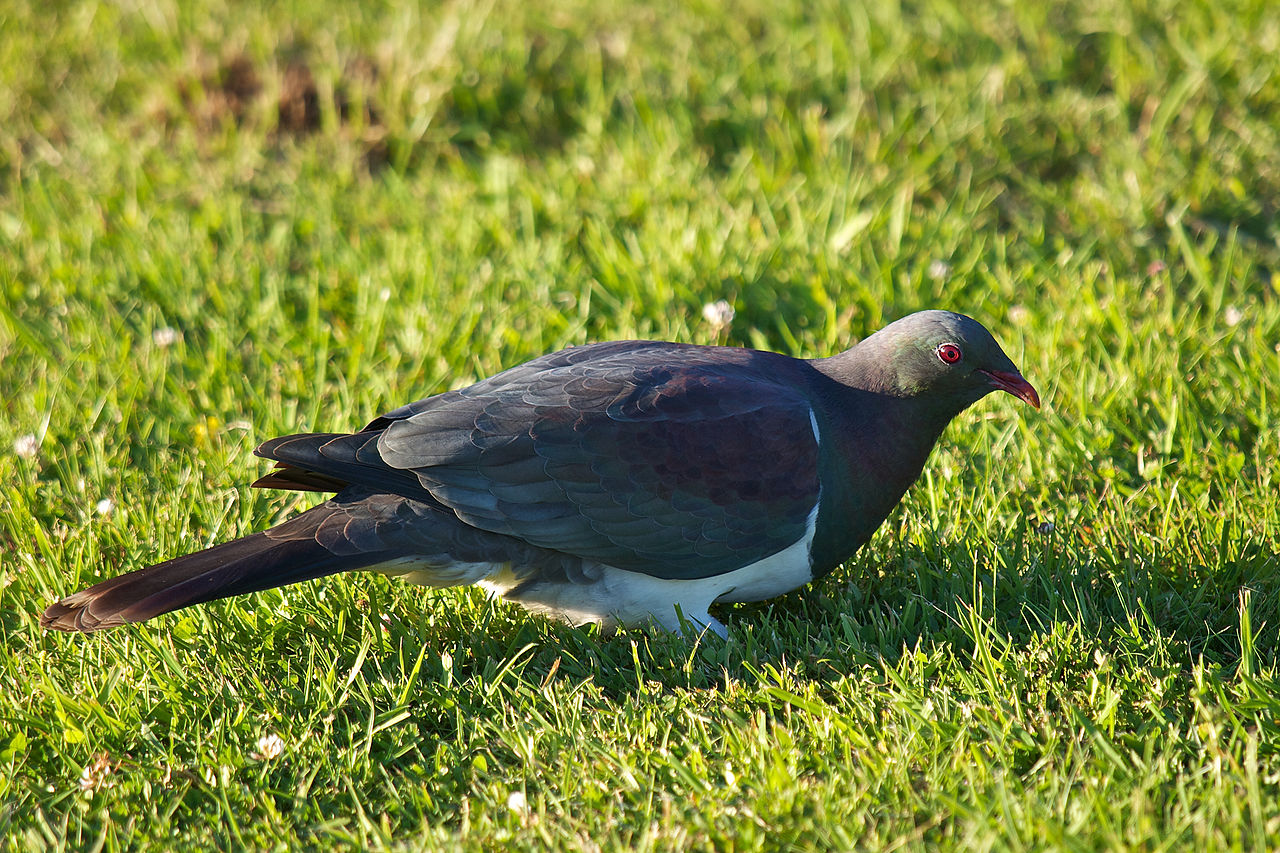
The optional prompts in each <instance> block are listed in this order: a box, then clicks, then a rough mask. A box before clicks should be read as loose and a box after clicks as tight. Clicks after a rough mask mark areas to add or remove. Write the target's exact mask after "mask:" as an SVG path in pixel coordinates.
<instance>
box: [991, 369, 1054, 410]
mask: <svg viewBox="0 0 1280 853" xmlns="http://www.w3.org/2000/svg"><path fill="white" fill-rule="evenodd" d="M979 372H981V373H985V374H987V376H990V377H991V384H992V385H994V386H995V387H997V388H999V389H1000V390H1001V391H1008V392H1009V393H1010V394H1012V395H1013V396H1015V397H1017V398H1018V399H1019V400H1022V401H1023V402H1024V403H1030V404H1031V405H1033V406H1035V407H1036V408H1037V409H1038V408H1040V395H1039V394H1037V393H1036V389H1035V388H1032V387H1031V383H1030V382H1028V381H1027V380H1025V379H1023V378H1022V374H1020V373H1009V372H1006V371H1003V370H981V371H979Z"/></svg>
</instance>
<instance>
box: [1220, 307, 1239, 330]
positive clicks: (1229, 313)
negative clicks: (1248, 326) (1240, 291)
mask: <svg viewBox="0 0 1280 853" xmlns="http://www.w3.org/2000/svg"><path fill="white" fill-rule="evenodd" d="M1222 319H1224V320H1226V321H1227V325H1228V326H1238V325H1240V321H1241V320H1243V319H1244V313H1243V312H1242V311H1241V310H1240V309H1239V308H1237V307H1236V306H1234V305H1228V306H1227V310H1226V311H1224V312H1223V313H1222Z"/></svg>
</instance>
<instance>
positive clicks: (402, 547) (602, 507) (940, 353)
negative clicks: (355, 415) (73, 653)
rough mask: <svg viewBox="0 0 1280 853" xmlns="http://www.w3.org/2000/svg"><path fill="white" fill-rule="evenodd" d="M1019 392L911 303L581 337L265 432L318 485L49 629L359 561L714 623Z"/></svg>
mask: <svg viewBox="0 0 1280 853" xmlns="http://www.w3.org/2000/svg"><path fill="white" fill-rule="evenodd" d="M995 390H1003V391H1008V392H1009V393H1010V394H1013V395H1014V396H1015V397H1018V398H1020V399H1022V400H1024V401H1026V402H1027V403H1030V404H1031V405H1032V406H1035V407H1037V408H1039V405H1040V400H1039V397H1038V396H1037V394H1036V391H1035V389H1034V388H1033V387H1032V386H1031V384H1030V383H1028V382H1027V380H1025V379H1024V378H1022V375H1021V374H1020V373H1019V372H1018V369H1017V368H1016V367H1014V365H1013V362H1011V361H1010V360H1009V358H1008V356H1006V355H1005V354H1004V352H1003V351H1002V350H1001V349H1000V346H999V344H997V343H996V342H995V340H994V339H993V338H992V337H991V334H990V333H989V332H988V331H987V330H986V329H985V328H983V327H982V325H981V324H979V323H978V322H976V321H975V320H972V319H970V318H969V317H965V316H963V315H960V314H953V313H951V312H948V311H922V312H920V313H918V314H912V315H910V316H908V317H905V318H903V319H901V320H898V321H897V322H895V323H892V324H891V325H889V326H887V327H885V328H884V329H882V330H881V331H879V332H877V333H876V334H874V335H872V336H870V337H868V338H867V339H866V340H864V341H862V342H861V343H859V344H858V345H856V346H854V347H853V348H852V349H849V350H847V351H845V352H843V353H841V354H839V355H836V356H832V357H831V358H821V359H814V360H801V359H795V358H790V357H788V356H784V355H780V354H777V353H772V352H758V351H755V350H748V349H738V348H733V347H709V346H692V345H688V344H674V343H662V342H657V341H619V342H616V343H598V344H591V345H587V346H581V347H575V348H571V349H567V350H563V351H561V352H557V353H552V354H551V355H546V356H542V357H541V358H537V359H534V360H533V361H530V362H528V363H526V364H522V365H520V366H518V367H513V368H511V369H509V370H506V371H504V372H502V373H499V374H497V375H496V376H493V377H491V378H489V379H486V380H484V381H482V382H477V383H476V384H475V385H472V386H470V387H468V388H462V389H459V390H456V391H449V392H447V393H444V394H440V395H437V396H435V397H429V398H427V399H425V400H420V401H418V402H416V403H410V404H409V405H407V406H404V407H403V408H399V409H396V410H395V411H393V412H390V413H388V414H386V415H383V416H382V417H380V418H377V419H375V420H374V421H373V422H372V423H370V424H369V425H368V426H366V427H365V428H364V429H362V430H361V431H359V432H357V433H352V434H345V433H305V434H301V435H290V436H285V437H283V438H276V439H272V440H271V441H268V442H266V443H265V444H263V445H262V446H261V447H259V448H258V449H257V451H256V453H257V454H258V455H259V456H263V457H265V458H267V459H272V460H275V462H276V467H275V470H273V471H271V472H270V473H269V474H267V475H266V476H264V477H263V478H261V479H260V480H258V481H257V482H256V483H254V485H255V486H267V487H274V488H283V489H297V490H302V491H313V492H333V493H335V494H334V496H333V497H332V498H330V499H329V500H327V501H325V502H324V503H322V504H320V505H319V506H316V507H313V508H311V509H309V510H307V511H305V512H303V513H302V514H300V515H298V516H296V517H294V518H292V519H290V520H288V521H286V522H284V523H283V524H280V525H279V526H277V527H273V528H271V529H269V530H265V531H263V532H261V533H255V534H252V535H250V536H247V537H245V538H243V539H237V540H235V541H233V542H228V543H226V544H223V545H217V546H215V547H213V548H210V549H208V550H206V551H200V552H198V553H195V554H190V555H188V556H185V557H178V558H176V559H173V560H169V561H167V562H164V563H160V564H158V565H154V566H150V567H148V568H145V569H140V570H138V571H135V572H131V573H129V574H126V575H122V576H120V577H116V578H112V579H110V580H106V581H103V582H101V583H99V584H97V585H96V586H92V587H90V588H89V589H86V590H84V591H83V592H78V593H76V594H74V595H71V596H68V597H66V598H64V599H62V600H61V601H59V602H58V603H57V604H54V605H52V606H51V607H50V608H49V609H48V610H46V611H45V613H44V615H43V616H42V617H41V620H40V622H41V624H42V625H43V626H45V627H46V628H53V629H57V630H60V631H86V632H87V631H98V630H101V629H104V628H114V627H116V626H119V625H123V624H125V623H126V622H140V621H142V620H144V619H150V618H151V617H153V616H158V615H159V614H161V613H167V612H169V611H171V610H177V609H179V608H182V607H188V606H190V605H192V604H198V603H200V602H204V601H213V600H216V599H219V598H226V597H228V596H232V595H241V594H243V593H248V592H254V591H256V590H262V589H269V588H271V587H275V586H281V585H284V584H290V583H296V582H298V581H303V580H308V579H310V578H318V577H322V576H324V575H330V574H334V573H336V572H345V571H354V570H360V569H363V570H369V571H377V572H382V573H384V574H388V575H400V576H402V577H404V578H405V579H406V580H409V581H412V582H414V583H418V584H423V585H426V586H433V587H447V586H456V585H461V584H479V585H481V586H482V587H483V588H485V589H486V590H488V591H490V592H491V593H493V594H496V595H501V596H503V597H504V598H507V599H510V600H513V601H515V602H517V603H519V604H521V605H523V606H524V607H526V608H528V609H529V610H532V611H534V612H537V613H543V614H546V615H548V616H552V617H555V618H558V619H563V620H566V621H568V622H572V623H574V624H581V623H587V622H601V623H605V624H606V625H610V626H616V625H641V624H656V625H658V626H661V627H663V628H666V629H669V630H674V631H679V630H681V624H682V617H683V619H684V620H687V621H685V622H684V624H685V625H688V626H692V627H694V628H695V629H701V628H703V627H706V628H710V629H712V630H714V631H715V632H716V633H719V634H721V635H724V634H725V629H724V626H723V625H721V624H720V623H719V622H717V621H716V620H715V619H713V618H712V617H711V616H710V615H709V613H708V608H709V607H710V606H711V605H712V604H713V603H715V602H738V601H760V600H763V599H767V598H771V597H773V596H776V595H781V594H782V593H785V592H788V591H790V590H793V589H795V588H797V587H799V586H803V585H804V584H806V583H808V582H809V581H811V580H813V579H814V578H817V577H821V576H822V575H825V574H826V573H828V572H830V571H831V570H832V569H834V568H835V567H836V566H838V565H840V563H842V562H843V561H845V560H847V559H848V558H849V557H850V556H852V555H853V553H854V552H855V551H856V550H857V549H858V548H859V547H860V546H862V544H863V543H865V542H866V541H867V540H868V539H870V538H871V534H872V533H873V532H874V531H875V529H876V528H877V527H879V526H880V523H881V522H882V521H884V519H885V517H886V516H887V515H888V514H889V512H890V511H891V510H892V509H893V507H894V506H895V505H896V504H897V503H898V501H899V500H900V499H901V498H902V495H903V493H904V492H906V490H907V488H908V487H909V486H910V485H911V484H912V483H913V482H914V481H915V480H916V478H917V477H918V476H919V474H920V471H921V469H922V468H923V466H924V463H925V459H926V458H927V457H928V455H929V452H930V451H931V450H932V449H933V445H934V443H935V442H936V441H937V439H938V437H939V436H940V435H941V434H942V431H943V429H944V428H945V427H946V425H947V424H948V423H949V422H950V421H951V419H952V418H954V417H955V416H956V415H958V414H959V413H960V412H961V411H963V410H964V409H965V408H966V407H968V406H969V405H970V404H972V403H974V402H975V401H977V400H978V399H980V398H982V397H984V396H985V395H987V394H988V393H990V392H992V391H995Z"/></svg>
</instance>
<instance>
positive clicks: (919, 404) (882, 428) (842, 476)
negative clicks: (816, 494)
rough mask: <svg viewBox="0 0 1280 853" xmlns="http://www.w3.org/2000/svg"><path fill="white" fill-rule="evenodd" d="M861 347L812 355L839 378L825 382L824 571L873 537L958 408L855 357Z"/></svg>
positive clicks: (820, 539)
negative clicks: (907, 388)
mask: <svg viewBox="0 0 1280 853" xmlns="http://www.w3.org/2000/svg"><path fill="white" fill-rule="evenodd" d="M869 340H870V339H869ZM868 342H869V341H868ZM866 343H867V342H864V343H863V344H862V345H859V347H858V349H861V348H862V346H865V344H866ZM855 353H856V350H855V351H850V352H846V353H842V354H841V355H839V356H835V357H833V358H828V359H821V360H818V361H815V362H811V364H812V365H813V367H814V368H815V369H816V370H817V371H818V372H819V373H821V374H823V375H824V376H825V377H826V378H827V379H829V380H833V381H831V382H827V383H823V386H824V393H823V394H822V395H821V397H820V400H821V408H822V416H821V417H820V418H819V421H820V423H819V429H820V432H821V435H822V448H823V449H822V451H821V452H822V456H823V459H824V467H825V468H826V470H827V476H825V477H824V478H823V490H824V494H823V497H822V505H823V509H822V510H821V511H820V513H819V519H818V523H819V527H820V529H819V531H818V535H817V536H816V538H815V542H814V548H813V558H814V570H815V572H818V573H823V572H827V571H830V570H831V569H834V568H835V567H836V566H837V565H839V564H840V563H841V562H843V561H844V560H846V559H848V558H849V557H850V556H852V555H853V553H854V552H855V551H856V550H857V549H858V548H860V547H861V546H862V545H863V544H865V543H866V541H867V540H868V539H870V538H871V535H872V534H873V533H874V532H875V530H876V528H878V527H879V526H880V523H881V522H882V521H883V520H884V518H885V517H886V516H887V515H888V514H889V512H890V511H891V510H892V509H893V508H894V506H896V505H897V503H898V502H899V501H900V500H901V499H902V496H903V495H904V494H905V493H906V491H907V489H908V488H910V486H911V484H912V483H914V482H915V481H916V479H917V478H918V477H919V476H920V472H921V471H922V470H923V469H924V464H925V461H926V460H927V459H928V458H929V453H930V452H931V451H932V450H933V447H934V445H935V444H936V443H937V441H938V438H939V436H941V435H942V431H943V430H944V429H946V426H947V424H948V423H949V422H950V421H951V419H952V418H953V417H954V416H955V415H956V414H957V412H955V411H950V410H949V409H942V408H941V407H939V406H938V405H937V401H936V400H931V399H929V398H927V397H923V396H916V395H911V394H908V393H904V392H903V389H901V388H899V387H898V386H897V385H896V384H895V383H894V381H893V377H892V376H891V375H888V374H887V373H886V371H885V370H884V368H883V367H882V366H881V365H880V364H878V363H876V362H875V361H874V360H873V359H868V358H865V357H864V358H851V357H850V356H853V355H855Z"/></svg>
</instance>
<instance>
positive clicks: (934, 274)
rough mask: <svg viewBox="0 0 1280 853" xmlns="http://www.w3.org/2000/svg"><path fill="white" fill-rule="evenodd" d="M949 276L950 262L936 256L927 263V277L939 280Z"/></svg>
mask: <svg viewBox="0 0 1280 853" xmlns="http://www.w3.org/2000/svg"><path fill="white" fill-rule="evenodd" d="M950 276H951V264H949V263H947V262H946V261H944V260H942V259H941V258H938V259H936V260H934V261H933V262H932V263H931V264H929V278H931V279H933V280H934V281H940V280H942V279H944V278H949V277H950Z"/></svg>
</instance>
